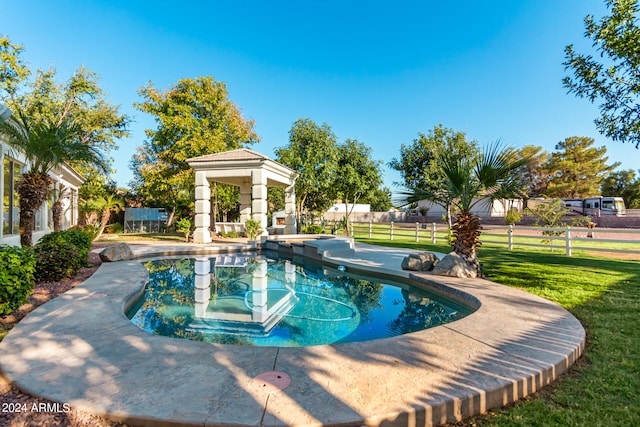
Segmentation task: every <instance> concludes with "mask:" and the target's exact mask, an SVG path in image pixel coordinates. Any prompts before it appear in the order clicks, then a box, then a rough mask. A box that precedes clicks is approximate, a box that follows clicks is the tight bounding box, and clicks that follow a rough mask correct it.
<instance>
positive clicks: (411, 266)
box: [402, 252, 439, 271]
mask: <svg viewBox="0 0 640 427" xmlns="http://www.w3.org/2000/svg"><path fill="white" fill-rule="evenodd" d="M438 261H439V260H438V257H437V256H436V255H435V254H434V253H432V252H415V253H412V254H409V255H408V256H407V257H405V258H404V259H403V260H402V269H403V270H410V271H431V270H432V269H433V267H434V266H435V265H437V264H438Z"/></svg>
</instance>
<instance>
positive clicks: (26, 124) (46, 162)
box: [0, 112, 106, 246]
mask: <svg viewBox="0 0 640 427" xmlns="http://www.w3.org/2000/svg"><path fill="white" fill-rule="evenodd" d="M0 132H2V133H3V134H5V136H6V137H7V140H8V142H9V145H11V146H12V147H13V148H14V149H15V150H17V151H19V152H20V153H21V154H22V155H23V156H24V157H25V158H26V160H27V162H28V164H29V169H28V170H27V171H26V172H25V173H23V174H22V175H21V177H20V180H19V181H18V184H17V191H18V196H19V198H20V208H19V209H20V242H21V244H22V245H23V246H32V244H33V238H32V234H33V228H34V225H35V214H36V212H37V211H38V209H40V207H41V206H42V205H43V204H44V203H45V202H46V201H47V199H48V198H49V192H50V185H51V178H50V177H49V173H50V172H52V171H53V170H54V169H56V168H57V167H59V166H61V165H62V164H63V163H66V162H72V161H80V162H87V163H90V164H94V165H96V166H98V167H100V168H101V169H103V170H105V169H106V166H105V162H104V159H103V157H102V153H101V152H100V151H99V150H98V149H96V148H95V147H92V146H90V145H86V144H84V143H82V141H81V137H82V129H81V128H80V126H78V125H76V124H75V123H73V122H71V121H61V122H58V123H50V122H49V121H47V120H45V119H41V118H40V119H32V118H30V117H27V116H26V115H25V114H23V113H22V112H18V113H17V114H16V115H15V116H14V118H13V119H11V120H9V121H7V122H3V123H0Z"/></svg>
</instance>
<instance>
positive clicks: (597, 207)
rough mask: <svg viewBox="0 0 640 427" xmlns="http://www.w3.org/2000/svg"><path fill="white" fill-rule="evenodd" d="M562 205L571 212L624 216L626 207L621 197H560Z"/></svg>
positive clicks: (587, 214) (588, 214)
mask: <svg viewBox="0 0 640 427" xmlns="http://www.w3.org/2000/svg"><path fill="white" fill-rule="evenodd" d="M562 201H563V202H564V205H565V206H566V207H567V208H569V209H571V210H572V211H573V212H576V213H579V214H582V215H586V216H596V217H597V216H600V215H615V216H624V215H625V213H626V208H625V205H624V200H623V199H622V197H603V196H595V197H586V198H581V199H580V198H577V199H562Z"/></svg>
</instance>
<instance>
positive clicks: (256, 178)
mask: <svg viewBox="0 0 640 427" xmlns="http://www.w3.org/2000/svg"><path fill="white" fill-rule="evenodd" d="M187 163H188V164H189V166H191V167H192V168H193V169H194V170H195V173H196V218H195V231H194V233H193V241H194V243H209V242H211V231H210V230H209V226H210V224H211V189H210V183H211V182H219V183H222V184H230V185H235V186H236V187H240V222H243V223H244V222H246V221H247V220H249V219H254V220H256V221H258V222H259V223H260V225H261V227H262V230H263V232H262V233H263V235H266V234H267V225H268V224H267V187H285V196H284V197H285V198H284V201H285V208H284V209H285V214H286V219H285V229H284V233H285V234H295V232H296V207H295V197H296V196H295V182H296V178H297V177H298V172H296V171H294V170H292V169H289V168H288V167H286V166H283V165H281V164H280V163H278V162H275V161H273V160H271V159H270V158H269V157H267V156H265V155H264V154H260V153H256V152H255V151H252V150H249V149H248V148H241V149H239V150H233V151H226V152H223V153H216V154H207V155H205V156H200V157H194V158H191V159H188V160H187Z"/></svg>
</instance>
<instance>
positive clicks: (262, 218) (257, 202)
mask: <svg viewBox="0 0 640 427" xmlns="http://www.w3.org/2000/svg"><path fill="white" fill-rule="evenodd" d="M251 184H252V186H253V189H252V193H251V194H252V199H253V201H252V202H251V211H252V214H253V219H254V220H255V221H258V222H259V223H260V227H261V228H262V235H263V236H267V235H268V234H269V233H268V232H267V226H268V224H267V175H266V173H265V172H264V171H263V170H254V171H253V173H252V174H251Z"/></svg>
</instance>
